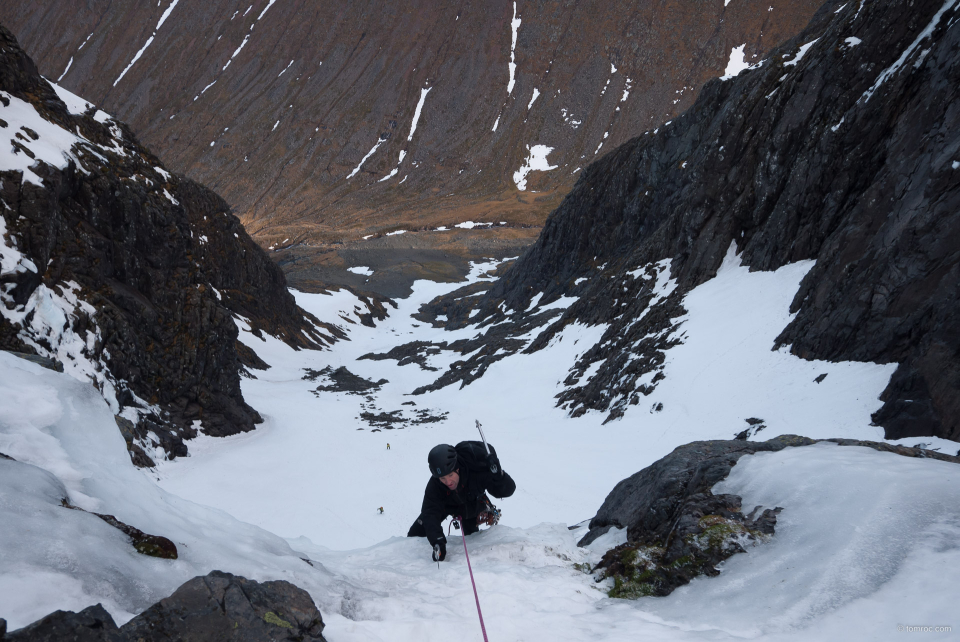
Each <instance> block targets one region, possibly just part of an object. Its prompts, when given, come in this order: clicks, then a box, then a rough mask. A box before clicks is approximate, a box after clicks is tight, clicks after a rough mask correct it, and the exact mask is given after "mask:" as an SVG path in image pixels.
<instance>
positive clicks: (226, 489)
mask: <svg viewBox="0 0 960 642" xmlns="http://www.w3.org/2000/svg"><path fill="white" fill-rule="evenodd" d="M811 265H812V264H811V263H810V262H806V263H801V264H794V265H790V266H787V267H784V268H782V269H781V270H778V271H777V272H753V273H751V272H749V271H748V269H747V268H745V267H741V266H739V260H738V259H737V257H735V256H733V255H730V256H728V257H727V262H726V263H725V264H724V267H723V268H722V269H721V270H720V273H719V274H718V276H717V277H716V278H715V279H713V280H711V281H710V282H708V283H706V284H704V285H703V286H701V287H699V288H697V289H695V290H694V291H692V292H691V293H690V294H689V295H688V296H687V298H686V300H685V302H684V303H685V307H686V308H687V310H688V311H689V314H688V315H687V317H686V319H685V320H684V321H683V323H682V324H681V325H680V326H679V328H678V329H677V330H676V331H675V332H676V333H677V334H679V335H681V336H682V337H683V341H684V343H683V345H680V346H677V347H675V348H673V349H671V350H669V351H668V352H667V362H666V364H665V368H664V374H665V375H666V379H664V380H662V381H660V382H659V385H658V386H657V388H656V390H655V391H654V393H652V394H651V395H650V396H649V397H644V398H643V401H642V403H641V405H638V406H629V407H628V408H629V409H628V410H627V412H626V414H625V416H624V417H623V418H622V419H621V420H619V421H615V422H611V423H608V424H607V425H602V422H603V420H604V419H605V417H606V414H605V413H599V412H589V413H587V414H586V415H585V416H583V417H580V418H578V419H570V418H568V417H567V415H566V413H565V411H564V410H562V409H558V408H555V407H554V403H555V399H554V395H555V394H557V393H558V392H560V391H561V390H562V389H563V388H562V387H561V386H560V382H561V381H562V380H563V379H564V378H566V376H567V370H568V369H569V368H570V367H571V366H573V364H574V363H575V362H576V358H577V357H578V356H579V355H580V354H581V353H583V352H584V351H586V350H587V349H589V348H590V347H591V346H592V345H594V343H596V342H597V341H599V340H600V337H601V335H602V334H603V332H604V330H605V327H604V326H595V327H586V326H582V325H571V326H568V327H567V328H566V329H565V330H564V331H563V332H562V333H561V334H560V336H559V337H558V338H556V339H554V340H553V342H552V343H551V345H550V346H549V347H548V348H546V349H544V350H542V351H539V352H536V353H533V354H516V355H513V356H511V357H508V358H506V359H503V360H501V361H498V362H497V363H495V364H494V365H493V366H491V367H490V368H489V370H487V372H486V374H485V375H484V376H483V377H481V378H480V379H478V380H476V381H474V382H473V383H472V384H470V385H469V386H466V387H465V388H463V389H458V388H457V387H456V386H448V387H447V388H443V389H441V390H439V391H436V392H432V393H427V394H424V395H417V396H413V395H410V392H411V391H413V390H414V389H415V388H417V387H419V386H422V385H426V384H428V383H431V382H432V381H434V380H435V379H436V378H437V377H438V376H439V375H440V374H442V371H443V369H444V368H446V367H447V366H448V365H449V364H450V363H451V362H453V361H455V360H458V359H460V358H461V356H460V355H459V354H456V353H451V352H443V353H441V354H439V355H436V356H434V357H431V358H430V359H431V360H430V362H429V364H430V365H431V366H432V367H435V368H439V369H440V370H438V371H435V372H434V371H424V370H422V369H420V367H419V366H417V365H415V364H408V365H404V366H398V365H397V362H396V361H392V360H387V361H371V360H357V358H358V357H360V356H362V355H365V354H367V353H382V352H387V351H388V350H389V349H390V348H392V347H394V346H396V345H400V344H402V343H406V342H409V341H415V340H419V341H442V340H446V341H454V340H457V339H461V338H470V337H472V336H474V335H475V334H476V333H477V330H476V328H469V327H468V328H465V329H462V330H457V331H453V332H450V331H446V330H443V329H441V328H431V327H426V326H425V325H424V324H423V323H422V322H420V321H417V320H415V319H412V318H411V317H410V315H411V314H413V313H415V312H416V311H417V309H418V308H419V306H420V304H421V303H422V302H425V301H429V300H431V299H432V298H433V297H435V296H437V295H439V294H441V293H443V292H448V291H450V290H451V289H452V288H454V287H456V286H455V285H449V284H437V283H431V282H427V281H419V282H417V283H416V284H415V286H414V293H413V295H412V296H411V297H410V298H408V299H404V300H399V301H397V304H398V306H399V307H398V309H397V310H396V311H391V314H390V317H389V318H388V319H387V320H385V321H384V322H382V323H380V324H379V327H377V328H367V327H364V326H359V324H354V325H351V324H349V323H346V322H345V321H344V317H346V318H348V319H349V318H353V317H351V315H352V311H353V309H354V306H355V305H358V302H357V301H356V299H355V297H354V296H353V295H352V294H350V293H348V292H345V291H341V292H337V293H335V294H334V295H332V296H331V295H323V294H316V295H314V294H303V293H297V303H298V304H299V305H300V306H302V307H303V308H304V309H306V310H308V311H309V312H311V313H313V314H315V315H316V316H318V317H319V318H320V319H321V320H323V321H329V322H334V323H337V322H339V324H340V325H341V326H342V327H344V329H345V330H346V331H347V332H348V333H349V335H350V341H344V342H340V343H338V344H337V345H336V346H335V347H334V348H333V350H332V352H309V351H301V352H294V351H292V350H290V349H289V348H288V347H286V346H285V345H284V344H282V343H280V342H279V341H276V340H274V339H272V338H270V337H267V338H266V340H265V341H261V340H259V339H257V338H256V337H254V336H253V335H251V334H249V333H241V340H242V341H244V342H245V343H246V344H247V345H249V346H250V347H252V348H253V349H254V350H256V352H257V353H258V354H259V355H260V356H261V357H262V358H263V359H264V360H265V361H266V362H267V363H269V364H271V366H272V367H271V368H270V369H269V370H267V371H266V372H261V371H258V372H256V376H257V377H258V378H257V379H255V380H244V382H243V394H244V397H245V398H246V399H247V401H248V403H250V404H251V405H252V406H253V407H255V408H257V409H258V410H259V411H260V412H261V413H262V415H263V416H264V419H265V424H263V425H262V426H261V427H260V428H258V429H257V430H256V431H254V432H252V433H249V434H245V435H238V436H236V437H230V438H228V439H226V440H222V439H213V438H210V439H206V438H200V439H199V440H198V441H195V442H194V443H193V445H191V453H192V456H191V457H189V458H187V459H184V460H178V461H175V462H165V463H163V464H162V465H161V468H160V478H161V484H162V485H163V487H164V488H166V489H168V490H170V491H172V492H175V493H177V494H182V495H183V496H185V497H189V498H191V499H193V500H195V501H198V502H201V503H205V504H210V505H212V506H217V507H220V508H223V509H224V510H227V511H228V512H230V513H231V514H233V515H234V516H236V517H237V518H239V519H243V520H245V521H249V522H251V523H254V524H257V525H259V526H262V527H264V528H266V529H268V530H271V531H273V532H275V533H278V534H281V535H283V536H285V537H299V536H301V535H303V536H306V537H308V538H310V539H311V540H313V541H315V542H318V543H323V544H324V545H326V546H330V547H332V548H337V549H346V548H355V547H357V546H367V545H371V544H374V543H376V542H379V541H382V540H384V539H385V538H387V537H390V536H393V535H402V534H405V533H406V531H407V528H409V526H410V524H411V523H412V522H413V520H414V518H415V517H416V516H417V514H418V513H419V509H420V502H421V500H422V495H421V492H422V488H423V486H424V485H425V484H426V481H427V475H428V473H427V469H426V465H425V462H426V454H427V452H428V451H429V449H430V448H431V447H433V446H434V445H436V444H437V443H442V442H449V443H456V442H458V441H461V440H464V439H476V438H477V437H478V434H477V431H476V429H475V428H474V420H475V419H478V420H480V422H481V423H482V424H483V426H484V428H485V433H486V435H487V438H488V439H490V440H491V442H492V443H494V445H495V446H496V447H497V450H498V452H499V453H501V458H502V460H503V464H504V467H505V469H506V470H507V471H508V472H510V473H511V474H512V475H514V477H515V479H516V480H517V482H518V486H519V489H518V491H517V493H516V494H515V495H514V496H513V497H511V498H509V499H507V500H504V501H503V502H501V503H500V504H498V505H500V506H501V508H502V509H503V510H504V515H505V523H507V524H510V525H513V526H521V527H530V526H534V525H536V524H538V523H540V522H544V521H553V522H555V521H561V522H566V523H570V524H574V523H578V522H580V521H582V520H584V519H587V518H589V517H591V516H592V515H593V514H594V512H595V511H596V510H597V508H598V507H599V506H600V504H601V503H602V502H603V499H604V497H606V495H607V493H608V492H609V491H610V490H611V489H612V488H613V486H614V485H615V484H616V483H617V482H618V481H620V480H621V479H623V478H624V477H627V476H629V475H631V474H633V473H634V472H636V471H638V470H640V469H641V468H643V467H644V466H647V465H649V464H651V463H653V462H654V461H656V460H657V459H659V458H660V457H662V456H664V455H666V454H667V453H668V452H670V451H671V450H673V449H674V448H676V447H677V446H679V445H681V444H685V443H687V442H690V441H694V440H697V439H731V438H733V436H734V435H735V434H737V433H738V432H740V431H742V430H744V429H745V428H747V427H748V424H747V423H746V422H745V420H746V419H747V418H752V417H757V418H761V419H763V420H764V423H765V425H766V426H767V428H766V429H765V430H764V431H762V432H761V433H760V434H759V435H758V436H757V438H758V439H769V438H771V437H774V436H776V435H778V434H784V433H793V434H801V435H805V436H809V437H814V438H825V437H851V438H861V439H875V440H881V439H882V437H883V432H882V429H880V428H877V427H874V426H871V425H870V413H871V412H873V411H875V410H876V409H877V408H878V407H879V405H880V402H879V400H878V399H877V397H878V395H879V393H880V391H881V390H883V388H884V386H885V385H886V383H887V380H888V379H889V377H890V374H891V373H892V372H893V370H894V369H895V367H896V366H895V364H889V365H875V364H866V363H827V362H809V361H803V360H801V359H799V358H797V357H794V356H792V355H790V354H789V352H787V351H786V350H785V349H784V350H781V351H777V352H773V351H771V349H770V348H771V346H772V345H773V341H774V338H775V337H776V336H777V335H778V334H779V332H780V330H781V329H782V328H783V327H784V326H785V325H786V324H787V322H788V321H789V319H790V315H789V312H788V308H789V305H790V301H791V299H792V298H793V294H794V292H795V291H796V289H797V287H798V284H799V282H800V279H801V278H802V277H803V275H804V274H806V272H807V270H809V269H810V267H811ZM491 267H492V265H477V266H475V267H474V270H473V273H472V274H471V276H470V280H472V281H476V280H478V279H479V278H480V275H482V274H483V273H484V272H486V271H487V270H489V269H490V268H491ZM574 300H575V299H574V298H573V297H570V298H568V299H567V300H566V301H565V304H566V305H569V304H570V303H572V302H573V301H574ZM535 334H536V331H535V332H534V333H532V334H531V335H530V336H529V337H528V339H529V340H533V338H534V336H535ZM326 366H330V367H331V368H334V369H336V368H338V367H340V366H346V367H347V368H348V369H349V370H350V372H352V373H354V374H357V375H360V376H362V377H364V378H366V379H370V380H372V381H379V380H380V379H387V380H388V381H389V383H387V384H384V386H383V387H382V388H381V390H380V391H378V392H371V393H370V396H371V397H372V398H373V399H374V401H372V402H371V401H367V400H366V399H365V398H364V397H362V396H358V395H352V394H345V393H333V392H318V393H316V394H314V393H313V392H312V391H313V390H315V389H316V388H317V387H318V385H326V384H325V382H324V381H323V380H322V379H321V380H318V381H315V382H311V381H306V380H303V376H304V374H305V373H304V370H303V369H304V368H312V369H314V370H321V369H323V368H324V367H326ZM824 373H827V377H826V378H825V379H824V380H823V381H822V383H816V382H815V381H814V380H815V379H816V378H817V377H818V376H819V375H821V374H824ZM410 402H413V403H415V404H416V406H404V405H403V404H404V403H410ZM661 403H662V404H663V406H662V410H661V411H660V412H655V411H654V407H656V406H657V405H658V404H661ZM421 409H430V410H431V414H432V415H433V416H438V415H440V413H443V412H446V413H449V414H448V415H447V416H446V419H445V421H442V422H440V423H434V424H423V425H408V427H407V428H405V429H403V430H382V431H380V432H373V430H374V429H372V428H371V426H370V424H368V423H367V422H366V421H364V420H363V419H361V418H360V413H361V412H363V411H365V410H366V411H370V412H373V413H374V414H377V413H379V412H390V411H395V410H401V411H403V413H404V416H406V417H413V416H414V415H413V412H414V411H416V410H421ZM925 441H929V440H927V439H925ZM387 443H390V445H391V449H390V450H389V451H388V450H387V448H386V445H387ZM955 447H956V446H954V448H955ZM951 454H952V453H951ZM278 471H281V472H278ZM571 478H573V481H571ZM214 480H216V482H217V483H213V482H214ZM224 482H226V483H224ZM277 488H284V489H293V490H295V491H296V492H291V493H285V494H284V495H283V496H281V497H278V496H277V493H276V492H275V491H276V489H277ZM331 489H336V491H335V492H331ZM305 499H306V505H307V506H308V507H309V508H308V509H307V510H304V500H305ZM380 506H383V508H384V514H383V515H381V514H379V512H378V511H377V509H378V508H379V507H380Z"/></svg>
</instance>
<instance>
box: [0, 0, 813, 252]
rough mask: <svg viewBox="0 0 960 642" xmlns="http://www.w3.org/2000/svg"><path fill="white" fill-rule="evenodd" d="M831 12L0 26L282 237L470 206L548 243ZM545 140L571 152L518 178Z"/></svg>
mask: <svg viewBox="0 0 960 642" xmlns="http://www.w3.org/2000/svg"><path fill="white" fill-rule="evenodd" d="M817 6H818V2H816V1H814V0H803V1H802V2H787V1H784V0H771V1H768V2H756V1H754V0H737V1H736V2H731V3H720V2H719V1H718V2H712V3H707V4H702V5H696V6H693V5H689V4H685V3H682V2H669V3H666V4H660V5H651V4H649V3H643V2H629V3H614V4H610V5H604V6H594V5H584V4H576V3H574V4H571V5H569V6H565V5H558V4H550V3H548V4H537V3H529V2H525V1H524V0H517V1H515V2H514V1H498V2H493V3H491V2H488V1H482V2H465V3H464V2H461V3H457V4H450V3H444V2H436V1H435V0H418V1H417V2H412V3H410V2H408V3H401V4H395V5H387V6H385V5H383V4H382V3H371V2H350V3H346V4H337V3H320V4H317V5H311V6H309V7H307V6H303V5H301V4H298V3H294V2H282V1H281V2H277V1H276V0H251V2H249V3H246V4H238V3H235V2H228V1H227V0H216V1H214V2H207V3H195V2H194V3H191V2H186V3H185V2H183V1H180V0H171V1H169V2H168V1H167V0H164V1H163V2H161V3H160V4H156V3H152V4H151V3H139V2H132V1H130V0H124V1H122V2H119V3H118V2H113V3H108V4H105V5H103V6H101V5H90V6H82V7H77V6H74V4H71V3H65V2H63V1H62V0H40V1H38V2H32V3H6V4H4V5H3V6H2V7H0V22H2V23H3V24H5V25H6V26H7V27H8V28H11V29H12V30H13V31H14V32H15V33H17V35H18V37H19V38H20V41H21V42H22V43H23V44H24V47H25V49H26V50H27V52H28V53H29V54H30V55H31V56H32V57H33V58H34V59H35V60H37V62H38V65H39V66H40V69H41V72H42V73H44V74H45V75H46V76H47V77H50V78H60V80H59V81H58V82H61V83H63V85H64V86H65V87H67V88H68V89H70V90H72V91H74V92H75V93H77V94H79V95H82V96H85V97H86V98H87V99H88V100H91V101H93V102H95V103H96V104H98V105H102V106H103V107H104V109H106V110H107V111H109V112H110V113H113V114H116V115H117V116H118V117H119V118H121V119H123V120H124V121H126V122H129V123H130V124H131V126H132V127H133V128H134V129H135V130H136V131H137V132H138V134H139V135H140V136H141V137H142V139H143V140H144V141H145V142H146V143H147V144H148V145H150V147H151V148H152V149H154V151H156V152H157V153H158V154H160V156H161V157H163V158H164V160H165V162H166V163H167V164H168V165H169V166H170V167H171V168H172V169H174V170H175V171H177V172H181V173H184V174H186V175H188V176H190V177H191V178H194V179H197V180H199V181H201V182H203V183H204V184H206V185H207V186H209V187H211V188H213V189H215V190H217V191H218V192H219V193H220V194H221V195H223V196H224V197H225V198H226V199H227V200H228V201H229V202H230V203H231V204H233V205H234V207H236V210H237V213H238V215H239V216H240V218H241V220H242V221H243V222H244V224H245V225H246V226H247V229H248V230H249V231H250V233H251V234H253V235H254V236H255V237H256V238H257V239H258V240H259V241H260V242H261V244H262V245H263V246H264V247H267V246H270V245H274V246H279V245H289V244H290V243H291V242H297V241H309V242H310V243H314V244H316V243H329V242H334V241H343V240H347V241H359V240H360V239H361V237H363V236H369V235H371V234H385V233H387V232H390V231H393V230H396V229H406V230H421V229H427V228H430V229H433V228H437V227H440V226H446V227H452V226H453V225H455V224H458V223H462V222H463V221H465V220H474V221H484V222H498V221H506V222H507V224H508V225H507V226H506V227H507V228H508V229H509V230H512V231H510V232H504V231H501V232H499V233H497V234H498V236H497V238H503V237H505V238H513V237H517V236H519V237H521V238H523V239H524V241H525V243H529V242H530V241H531V240H532V238H533V237H532V236H531V234H532V233H535V229H534V228H539V226H540V225H542V223H543V220H544V218H545V216H546V214H547V213H548V212H549V211H550V210H551V209H553V207H555V206H556V204H557V203H558V202H559V200H560V198H561V197H562V195H563V193H565V192H566V190H568V189H569V187H570V186H571V185H572V184H573V182H574V181H575V179H576V176H577V172H578V170H580V169H582V168H583V167H584V166H585V165H586V164H588V163H589V162H590V161H591V160H593V157H594V155H596V154H597V152H600V151H602V152H606V151H609V150H611V149H613V148H614V147H616V146H617V145H619V144H621V143H623V142H625V141H626V140H628V139H629V138H631V137H632V136H635V135H636V134H637V133H638V132H642V131H644V130H646V129H648V128H653V127H657V126H659V125H660V124H662V123H663V122H665V121H667V120H670V119H671V118H674V117H675V116H677V115H678V114H679V113H681V112H682V111H683V110H684V109H686V108H687V107H688V106H689V105H690V104H691V103H692V100H693V98H694V97H695V96H696V92H697V91H698V89H699V87H700V86H701V85H702V84H703V83H704V82H705V81H707V80H708V79H710V78H712V77H715V76H718V75H720V74H722V73H723V70H724V68H725V66H726V64H727V61H728V58H729V56H730V51H731V49H732V48H734V47H739V49H740V51H741V52H743V56H744V57H745V59H746V60H747V61H748V62H755V61H757V60H759V59H760V58H762V57H763V56H764V55H765V54H766V53H767V52H769V51H771V50H772V49H773V48H774V47H775V46H777V45H779V44H780V43H781V42H783V41H784V40H786V39H788V38H790V37H792V36H793V35H794V34H796V33H797V32H798V31H799V30H800V29H801V28H802V27H803V25H804V24H806V22H807V21H808V20H809V19H810V16H811V15H812V14H813V12H814V11H815V10H816V8H817ZM611 70H612V71H611ZM427 91H429V92H430V97H429V99H428V100H427V101H426V103H424V101H423V98H424V97H425V95H426V94H425V92H427ZM410 122H414V123H416V124H417V128H416V129H417V135H416V136H415V137H413V136H405V135H404V134H405V133H406V131H407V127H408V123H410ZM411 133H412V131H411ZM538 146H546V147H550V148H553V150H554V151H553V152H552V155H551V157H550V163H549V164H544V165H542V166H534V167H531V168H530V169H529V170H528V175H527V176H526V181H525V183H524V184H523V185H522V186H518V185H517V184H516V183H515V182H514V180H513V179H512V177H513V175H514V173H515V172H517V171H520V168H521V167H530V166H529V164H527V163H526V160H527V158H528V155H529V153H528V151H527V150H528V148H530V149H537V148H538ZM601 146H602V149H601ZM398 158H400V160H399V162H398ZM394 170H396V172H395V171H394ZM385 176H390V177H391V178H397V179H398V180H384V177H385ZM524 190H526V191H524ZM518 192H523V193H522V194H518ZM532 192H536V193H537V194H538V195H537V196H532V195H531V193H532ZM518 197H519V198H518ZM433 236H434V237H436V238H432V239H427V240H425V241H423V242H424V243H429V244H430V245H431V246H434V245H436V244H437V243H441V242H443V239H445V238H447V237H449V236H450V235H446V236H444V235H442V234H441V235H437V234H434V235H433ZM461 236H462V234H461ZM486 236H489V233H487V234H477V233H474V234H473V235H472V236H470V238H481V239H482V238H486ZM284 239H287V241H286V242H284Z"/></svg>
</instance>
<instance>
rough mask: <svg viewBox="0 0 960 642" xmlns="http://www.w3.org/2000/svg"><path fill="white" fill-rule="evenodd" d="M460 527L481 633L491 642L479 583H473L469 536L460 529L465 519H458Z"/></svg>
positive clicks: (484, 638) (484, 639) (485, 641)
mask: <svg viewBox="0 0 960 642" xmlns="http://www.w3.org/2000/svg"><path fill="white" fill-rule="evenodd" d="M457 522H458V527H459V528H460V537H461V538H462V539H463V554H464V555H465V556H466V558H467V570H468V571H470V584H472V585H473V599H474V600H476V602H477V615H479V616H480V631H482V632H483V642H489V640H487V627H485V626H484V625H483V612H482V611H481V610H480V596H479V595H477V583H476V582H475V581H473V568H472V567H471V566H470V553H468V552H467V536H466V535H465V534H464V531H463V528H462V527H460V526H459V525H460V524H463V518H461V517H457Z"/></svg>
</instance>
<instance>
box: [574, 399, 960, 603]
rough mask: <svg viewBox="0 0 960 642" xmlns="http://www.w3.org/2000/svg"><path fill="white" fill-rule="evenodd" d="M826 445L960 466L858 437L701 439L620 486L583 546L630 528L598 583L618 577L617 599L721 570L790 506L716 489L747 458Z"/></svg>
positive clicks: (664, 591)
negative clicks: (756, 502)
mask: <svg viewBox="0 0 960 642" xmlns="http://www.w3.org/2000/svg"><path fill="white" fill-rule="evenodd" d="M751 419H753V420H754V422H755V423H754V424H753V425H760V424H757V423H756V422H757V421H760V420H758V419H756V418H751ZM824 442H826V443H835V444H837V445H838V446H862V447H866V448H873V449H874V450H878V451H881V452H891V453H896V454H899V455H903V456H906V457H935V458H936V459H939V460H941V461H950V462H953V463H957V464H960V457H952V456H950V455H944V454H941V453H937V452H933V451H927V450H924V449H922V448H907V447H904V446H893V445H890V444H886V443H881V442H875V441H863V440H855V439H809V438H807V437H799V436H797V435H781V436H779V437H776V438H774V439H770V440H768V441H759V442H757V441H745V440H739V439H735V440H730V441H725V440H715V441H695V442H692V443H689V444H685V445H683V446H680V447H678V448H676V449H674V451H673V452H671V453H670V454H669V455H667V456H666V457H663V458H661V459H659V460H658V461H656V462H655V463H653V464H651V465H650V466H647V467H646V468H644V469H643V470H641V471H640V472H638V473H635V474H633V475H631V476H630V477H628V478H626V479H624V480H623V481H621V482H620V483H618V484H617V485H616V486H614V488H613V490H612V491H611V492H610V494H609V495H607V497H606V499H605V500H604V502H603V505H602V506H601V507H600V510H598V511H597V514H596V515H595V516H594V517H593V519H591V520H590V524H589V531H588V532H587V534H586V535H585V536H584V537H583V538H581V539H580V541H579V542H578V544H579V545H580V546H586V545H588V544H590V543H592V542H593V541H595V540H596V539H597V538H598V537H600V536H601V535H603V534H604V533H606V532H607V531H609V530H610V529H611V528H613V527H617V528H626V529H627V542H626V543H625V544H621V545H620V546H617V547H615V548H612V549H610V550H609V551H607V552H606V553H605V554H604V556H603V558H602V559H601V561H600V563H599V564H598V565H597V566H596V568H595V569H593V570H594V571H600V573H599V574H598V580H602V579H605V578H613V580H614V586H613V588H612V589H611V590H610V596H611V597H623V598H637V597H644V596H651V595H653V596H662V595H668V594H669V593H671V592H672V591H673V590H674V589H675V588H677V587H678V586H681V585H683V584H686V583H687V582H689V581H690V580H691V579H693V578H694V577H697V576H699V575H709V576H712V575H717V574H718V573H719V571H718V570H717V565H718V564H719V563H720V562H722V561H723V560H725V559H727V558H728V557H730V556H731V555H734V554H736V553H740V552H743V551H744V550H745V548H744V546H745V545H746V544H747V543H750V542H757V541H763V540H764V539H766V538H768V537H770V536H772V535H773V534H774V532H775V528H776V523H777V515H778V514H779V513H780V511H781V510H782V509H781V508H779V507H768V508H764V507H762V506H756V507H754V508H753V509H752V510H751V512H750V513H749V514H747V515H744V514H743V512H742V511H741V498H740V497H739V496H737V495H714V494H713V492H712V490H711V489H712V488H713V486H714V485H716V484H717V483H718V482H720V481H722V480H723V479H726V477H727V475H729V474H730V470H731V469H732V468H733V467H734V466H735V465H736V464H737V461H738V460H739V459H740V458H741V457H743V456H744V455H752V454H754V453H757V452H774V451H778V450H782V449H784V448H787V447H798V446H809V445H812V444H816V443H824Z"/></svg>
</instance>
